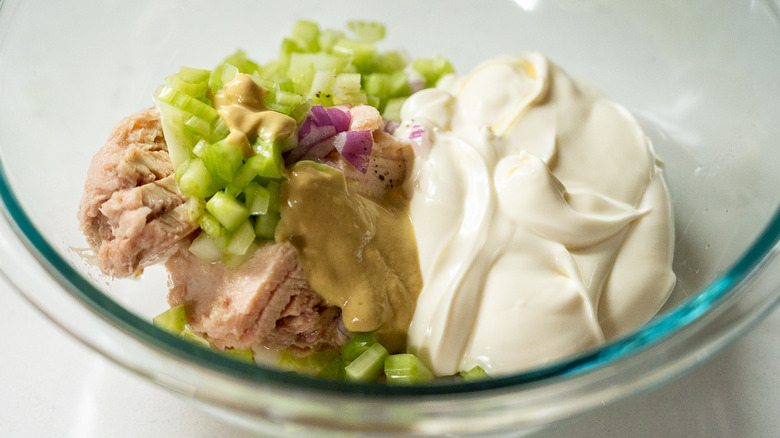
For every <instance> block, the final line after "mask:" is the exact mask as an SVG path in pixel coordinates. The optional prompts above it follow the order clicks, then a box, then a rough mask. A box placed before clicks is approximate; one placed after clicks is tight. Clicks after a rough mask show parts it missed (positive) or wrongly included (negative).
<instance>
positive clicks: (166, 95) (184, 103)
mask: <svg viewBox="0 0 780 438" xmlns="http://www.w3.org/2000/svg"><path fill="white" fill-rule="evenodd" d="M157 98H158V99H160V100H161V101H163V102H165V103H167V104H169V105H171V106H173V107H174V108H178V109H180V110H182V111H184V112H186V113H189V114H190V115H193V116H197V117H200V118H201V119H204V120H206V121H207V122H209V123H211V122H213V121H214V120H216V119H217V118H218V117H219V114H217V110H215V109H214V108H212V107H211V106H210V105H207V104H205V103H203V102H201V101H199V100H198V99H195V98H193V97H190V96H188V95H186V94H184V93H182V92H181V91H176V90H174V89H173V88H171V87H162V89H161V90H160V91H159V93H158V94H157Z"/></svg>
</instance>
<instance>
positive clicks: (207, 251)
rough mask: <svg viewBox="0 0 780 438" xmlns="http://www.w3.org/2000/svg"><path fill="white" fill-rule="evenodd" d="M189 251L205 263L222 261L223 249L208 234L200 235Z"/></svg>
mask: <svg viewBox="0 0 780 438" xmlns="http://www.w3.org/2000/svg"><path fill="white" fill-rule="evenodd" d="M189 251H190V252H191V253H193V254H195V256H196V257H197V258H199V259H201V260H203V261H205V262H209V263H211V262H217V261H219V260H222V249H221V248H220V245H219V244H218V243H217V241H216V240H214V239H212V238H211V237H209V235H208V234H206V233H205V232H204V233H200V234H199V235H198V237H196V238H195V240H193V241H192V243H191V244H190V248H189Z"/></svg>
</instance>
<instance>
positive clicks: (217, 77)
mask: <svg viewBox="0 0 780 438" xmlns="http://www.w3.org/2000/svg"><path fill="white" fill-rule="evenodd" d="M238 73H239V70H238V67H236V66H235V65H233V64H230V63H228V62H223V63H222V64H220V65H219V66H217V68H215V69H214V70H213V71H212V72H211V76H209V89H211V93H212V94H217V91H219V90H221V89H222V88H223V87H224V86H225V84H226V83H228V82H230V81H232V80H233V78H234V77H235V76H236V74H238Z"/></svg>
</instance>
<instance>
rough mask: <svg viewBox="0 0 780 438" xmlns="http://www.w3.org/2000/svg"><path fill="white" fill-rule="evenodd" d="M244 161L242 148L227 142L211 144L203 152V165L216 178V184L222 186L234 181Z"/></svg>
mask: <svg viewBox="0 0 780 438" xmlns="http://www.w3.org/2000/svg"><path fill="white" fill-rule="evenodd" d="M243 160H244V152H243V150H242V148H241V146H239V145H236V144H233V143H230V142H228V141H227V140H222V141H218V142H216V143H214V144H211V145H209V146H208V147H206V148H205V151H204V152H203V163H204V164H205V165H206V168H208V170H209V172H211V175H212V176H213V177H214V178H215V182H216V183H217V184H220V185H222V186H224V185H227V184H228V183H229V182H230V181H232V180H233V176H234V175H235V174H236V171H237V170H238V168H239V167H241V164H242V162H243Z"/></svg>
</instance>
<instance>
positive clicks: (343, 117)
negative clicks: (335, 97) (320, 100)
mask: <svg viewBox="0 0 780 438" xmlns="http://www.w3.org/2000/svg"><path fill="white" fill-rule="evenodd" d="M325 110H326V111H327V112H328V115H329V116H330V120H331V122H332V123H333V127H334V128H336V132H344V131H349V124H350V123H351V122H352V115H351V114H350V113H348V112H346V111H342V110H340V109H339V108H336V107H335V106H332V107H329V108H326V109H325Z"/></svg>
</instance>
